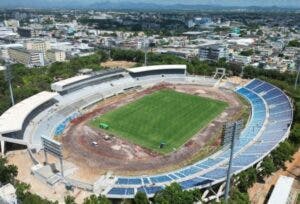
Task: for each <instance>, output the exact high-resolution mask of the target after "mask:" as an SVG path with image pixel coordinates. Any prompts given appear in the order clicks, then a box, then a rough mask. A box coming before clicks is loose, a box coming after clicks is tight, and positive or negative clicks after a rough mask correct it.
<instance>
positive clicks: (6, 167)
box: [0, 156, 18, 184]
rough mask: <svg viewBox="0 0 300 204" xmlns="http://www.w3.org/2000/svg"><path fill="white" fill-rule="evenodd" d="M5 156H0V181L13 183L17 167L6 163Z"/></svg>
mask: <svg viewBox="0 0 300 204" xmlns="http://www.w3.org/2000/svg"><path fill="white" fill-rule="evenodd" d="M7 163H8V161H7V158H5V157H2V156H1V157H0V182H1V183H2V184H7V183H13V182H14V179H15V177H16V176H17V175H18V168H17V166H15V165H11V164H7Z"/></svg>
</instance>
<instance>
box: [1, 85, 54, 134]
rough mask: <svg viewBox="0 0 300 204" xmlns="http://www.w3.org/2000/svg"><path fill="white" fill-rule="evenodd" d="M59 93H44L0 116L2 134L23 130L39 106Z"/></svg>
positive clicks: (20, 103)
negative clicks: (25, 121) (28, 118)
mask: <svg viewBox="0 0 300 204" xmlns="http://www.w3.org/2000/svg"><path fill="white" fill-rule="evenodd" d="M57 95H58V94H57V93H53V92H48V91H43V92H40V93H38V94H36V95H33V96H31V97H29V98H27V99H25V100H23V101H21V102H19V103H17V104H16V105H14V106H12V107H11V108H9V109H8V110H7V111H5V112H4V113H3V114H2V115H1V116H0V134H5V133H10V132H16V131H20V130H22V126H23V122H24V120H25V119H26V117H27V116H28V115H29V114H30V113H31V112H32V111H33V110H34V109H35V108H37V107H38V106H40V105H42V104H43V103H45V102H47V101H49V100H50V99H52V98H54V97H55V96H57Z"/></svg>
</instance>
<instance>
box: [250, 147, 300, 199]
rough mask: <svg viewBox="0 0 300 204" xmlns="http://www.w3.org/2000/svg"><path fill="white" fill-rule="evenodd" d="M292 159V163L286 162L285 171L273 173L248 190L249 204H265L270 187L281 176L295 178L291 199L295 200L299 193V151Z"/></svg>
mask: <svg viewBox="0 0 300 204" xmlns="http://www.w3.org/2000/svg"><path fill="white" fill-rule="evenodd" d="M293 159H294V160H293V161H292V162H286V167H287V169H286V170H285V171H284V170H279V171H277V172H275V173H274V174H273V175H272V176H270V177H268V178H266V179H265V183H255V184H254V185H253V187H252V188H250V189H249V190H248V194H249V196H250V200H251V203H253V204H263V203H265V201H266V197H267V195H268V193H269V191H270V189H271V187H272V186H273V185H275V184H276V182H277V180H278V178H279V177H280V176H281V175H283V176H289V177H293V178H295V181H294V184H293V198H294V199H295V198H296V196H297V194H298V193H299V192H300V182H299V176H300V150H298V152H296V153H295V154H294V156H293Z"/></svg>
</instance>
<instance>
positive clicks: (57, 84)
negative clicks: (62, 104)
mask: <svg viewBox="0 0 300 204" xmlns="http://www.w3.org/2000/svg"><path fill="white" fill-rule="evenodd" d="M89 77H91V75H79V76H74V77H71V78H68V79H65V80H61V81H58V82H55V83H53V84H51V89H52V90H56V91H57V90H61V89H62V87H64V86H66V85H69V84H72V83H75V82H79V81H81V80H84V79H87V78H89Z"/></svg>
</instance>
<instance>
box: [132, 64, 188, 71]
mask: <svg viewBox="0 0 300 204" xmlns="http://www.w3.org/2000/svg"><path fill="white" fill-rule="evenodd" d="M167 69H186V65H184V64H176V65H154V66H145V67H136V68H130V69H127V70H128V71H129V72H131V73H139V72H147V71H156V70H167Z"/></svg>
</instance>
